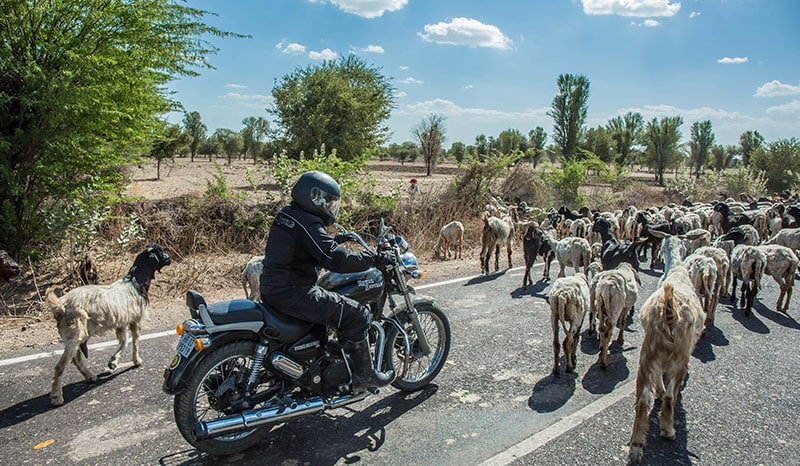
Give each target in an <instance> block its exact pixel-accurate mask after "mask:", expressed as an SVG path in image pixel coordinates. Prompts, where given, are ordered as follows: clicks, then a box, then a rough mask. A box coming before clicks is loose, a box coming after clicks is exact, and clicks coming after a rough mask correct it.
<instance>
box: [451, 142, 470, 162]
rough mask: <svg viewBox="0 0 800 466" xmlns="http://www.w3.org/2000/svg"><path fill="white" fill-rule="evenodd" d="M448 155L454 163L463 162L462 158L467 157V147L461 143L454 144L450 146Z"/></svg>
mask: <svg viewBox="0 0 800 466" xmlns="http://www.w3.org/2000/svg"><path fill="white" fill-rule="evenodd" d="M450 155H451V156H452V157H453V158H454V159H455V160H456V162H458V163H461V162H462V161H464V156H465V155H467V146H466V145H464V143H463V142H454V143H453V144H452V145H451V146H450Z"/></svg>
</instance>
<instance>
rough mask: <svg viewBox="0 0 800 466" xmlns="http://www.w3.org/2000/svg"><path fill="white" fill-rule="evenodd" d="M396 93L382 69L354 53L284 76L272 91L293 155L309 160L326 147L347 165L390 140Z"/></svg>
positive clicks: (288, 149)
mask: <svg viewBox="0 0 800 466" xmlns="http://www.w3.org/2000/svg"><path fill="white" fill-rule="evenodd" d="M393 92H394V87H393V86H392V85H391V84H390V83H389V80H388V79H387V78H386V77H384V76H383V75H382V74H381V73H380V69H379V68H373V67H369V66H367V65H366V64H365V63H364V61H363V60H362V59H361V58H359V57H357V56H356V55H352V54H350V55H347V56H344V57H341V58H340V59H339V60H338V61H326V62H325V63H323V64H322V65H319V66H308V67H306V68H302V69H301V68H298V69H295V71H294V72H292V73H291V74H289V75H286V76H284V77H283V79H282V80H281V82H280V83H279V84H277V85H276V86H275V87H274V88H273V89H272V96H273V97H274V99H275V104H274V108H272V109H270V112H271V113H273V114H274V115H275V116H276V118H277V124H278V126H279V128H280V129H281V130H282V131H283V136H284V138H285V141H284V143H285V147H286V149H287V151H288V152H289V154H291V155H292V156H294V157H299V155H300V153H304V154H305V155H306V156H310V155H311V154H312V153H313V152H314V150H316V149H319V148H320V147H321V146H322V145H323V144H324V145H325V146H326V147H327V148H328V149H329V150H335V151H336V153H337V154H338V156H339V157H341V158H342V159H343V160H353V159H355V158H358V157H361V156H362V154H363V153H364V152H365V151H366V150H367V149H370V148H373V147H377V146H379V145H381V144H382V143H383V142H384V141H385V140H386V138H387V136H388V128H387V127H386V126H384V121H385V120H387V119H388V118H389V114H390V111H391V109H392V107H393V106H394V103H395V97H394V94H393Z"/></svg>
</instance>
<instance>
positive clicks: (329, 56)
mask: <svg viewBox="0 0 800 466" xmlns="http://www.w3.org/2000/svg"><path fill="white" fill-rule="evenodd" d="M337 56H338V55H337V53H336V52H334V51H333V50H331V49H325V50H322V51H320V52H308V58H310V59H312V60H333V59H334V58H336V57H337Z"/></svg>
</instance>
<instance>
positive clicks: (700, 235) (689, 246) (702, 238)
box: [683, 228, 711, 256]
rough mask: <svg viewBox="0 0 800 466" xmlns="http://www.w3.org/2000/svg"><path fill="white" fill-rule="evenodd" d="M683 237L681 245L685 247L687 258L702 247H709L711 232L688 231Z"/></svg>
mask: <svg viewBox="0 0 800 466" xmlns="http://www.w3.org/2000/svg"><path fill="white" fill-rule="evenodd" d="M685 236H686V239H684V240H683V244H684V246H685V247H686V255H687V256H688V255H689V254H691V253H693V252H694V251H695V250H697V249H699V248H702V247H703V246H710V245H711V232H709V231H708V230H705V229H703V228H695V229H693V230H689V231H688V232H686V235H685Z"/></svg>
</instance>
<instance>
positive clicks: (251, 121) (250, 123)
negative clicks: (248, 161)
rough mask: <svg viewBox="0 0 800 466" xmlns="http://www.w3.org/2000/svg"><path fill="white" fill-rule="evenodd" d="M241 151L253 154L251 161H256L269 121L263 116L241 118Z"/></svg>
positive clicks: (267, 130) (245, 153)
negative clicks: (242, 126)
mask: <svg viewBox="0 0 800 466" xmlns="http://www.w3.org/2000/svg"><path fill="white" fill-rule="evenodd" d="M242 124H243V125H244V128H242V144H243V146H242V153H244V155H245V157H246V156H247V153H248V152H250V153H252V154H253V163H256V160H257V159H258V154H260V153H261V150H260V149H261V147H260V146H261V139H262V138H263V137H264V136H266V135H267V133H268V132H269V122H268V121H267V119H266V118H264V117H258V118H256V117H252V116H251V117H247V118H245V119H244V120H242Z"/></svg>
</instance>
